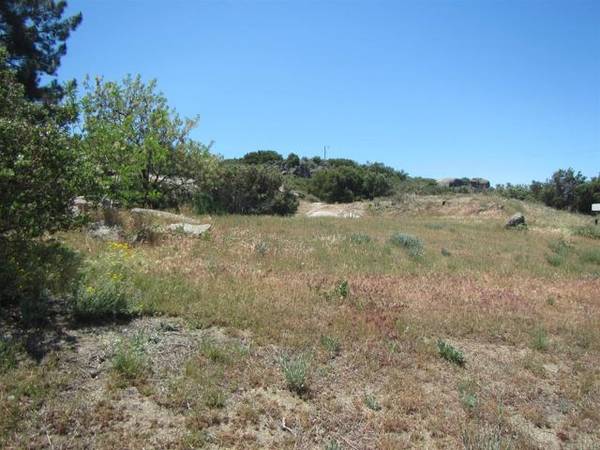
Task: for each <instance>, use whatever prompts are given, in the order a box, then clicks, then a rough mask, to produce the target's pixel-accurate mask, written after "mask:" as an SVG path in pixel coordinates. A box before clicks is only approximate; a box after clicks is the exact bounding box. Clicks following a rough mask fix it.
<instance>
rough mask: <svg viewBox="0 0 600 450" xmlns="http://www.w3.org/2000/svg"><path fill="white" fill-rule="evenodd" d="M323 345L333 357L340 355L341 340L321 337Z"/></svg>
mask: <svg viewBox="0 0 600 450" xmlns="http://www.w3.org/2000/svg"><path fill="white" fill-rule="evenodd" d="M321 345H322V346H323V347H325V350H327V351H328V352H329V354H330V355H331V356H337V355H339V353H340V350H341V345H340V340H339V339H337V338H335V337H333V336H321Z"/></svg>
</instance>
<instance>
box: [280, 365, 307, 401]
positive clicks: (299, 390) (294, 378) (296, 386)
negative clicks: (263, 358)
mask: <svg viewBox="0 0 600 450" xmlns="http://www.w3.org/2000/svg"><path fill="white" fill-rule="evenodd" d="M280 365H281V370H282V372H283V376H284V377H285V381H286V384H287V387H288V389H289V390H290V391H292V392H295V393H296V394H298V395H302V394H304V393H306V392H307V391H308V375H309V370H310V363H309V361H308V359H307V357H306V356H305V355H298V356H292V357H290V356H284V357H282V358H281V361H280Z"/></svg>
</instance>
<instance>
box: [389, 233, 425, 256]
mask: <svg viewBox="0 0 600 450" xmlns="http://www.w3.org/2000/svg"><path fill="white" fill-rule="evenodd" d="M390 242H391V243H392V244H393V245H397V246H399V247H403V248H404V249H406V251H407V253H408V254H409V255H410V256H411V257H413V258H420V257H422V256H423V255H424V254H425V249H424V245H423V241H422V240H421V239H419V238H418V237H416V236H413V235H411V234H405V233H395V234H393V235H392V237H390Z"/></svg>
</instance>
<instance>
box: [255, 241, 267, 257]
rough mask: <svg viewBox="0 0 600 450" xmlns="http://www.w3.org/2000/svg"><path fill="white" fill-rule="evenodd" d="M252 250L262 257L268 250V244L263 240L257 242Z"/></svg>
mask: <svg viewBox="0 0 600 450" xmlns="http://www.w3.org/2000/svg"><path fill="white" fill-rule="evenodd" d="M254 251H255V252H256V253H257V254H258V255H259V256H262V257H264V256H265V255H266V254H267V253H268V251H269V244H267V243H266V242H265V241H260V242H257V243H256V245H255V246H254Z"/></svg>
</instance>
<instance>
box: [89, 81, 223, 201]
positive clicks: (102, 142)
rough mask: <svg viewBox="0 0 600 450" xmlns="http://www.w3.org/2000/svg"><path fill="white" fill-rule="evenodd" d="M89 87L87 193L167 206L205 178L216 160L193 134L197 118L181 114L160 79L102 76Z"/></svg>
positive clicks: (96, 196)
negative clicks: (172, 106) (169, 100)
mask: <svg viewBox="0 0 600 450" xmlns="http://www.w3.org/2000/svg"><path fill="white" fill-rule="evenodd" d="M85 87H86V94H85V96H84V97H83V99H82V101H81V107H82V114H83V140H82V150H83V152H84V154H85V156H86V163H87V166H86V167H87V170H88V171H89V173H90V176H88V177H87V178H88V179H89V180H90V182H91V185H90V186H88V189H87V192H86V195H87V196H88V197H90V198H94V199H96V200H100V199H102V198H108V199H110V200H114V201H117V202H119V203H121V204H123V205H136V204H139V205H147V206H164V205H166V204H171V203H173V202H177V201H179V200H181V199H183V198H184V197H185V194H186V191H188V190H189V189H190V188H191V185H192V184H196V185H197V184H198V183H200V184H201V183H202V182H204V181H206V180H205V178H206V177H207V176H208V174H209V172H210V170H211V168H213V167H214V165H215V163H216V160H215V158H214V157H212V156H211V155H210V153H209V151H208V150H209V149H208V147H206V146H203V145H202V144H200V143H198V142H195V141H193V140H192V139H190V137H189V133H190V131H191V130H192V129H193V128H194V127H195V126H196V124H197V121H198V119H197V118H193V119H181V118H180V117H179V115H178V114H177V112H176V111H175V110H173V109H170V108H169V105H168V103H167V99H166V98H165V96H164V95H163V94H162V93H160V92H158V90H157V86H156V81H155V80H152V81H149V82H148V83H145V82H143V81H142V79H141V77H140V76H139V75H138V76H136V77H132V76H127V77H125V79H123V81H121V82H114V81H104V80H103V79H102V78H100V77H98V78H96V79H95V80H93V81H92V80H87V81H86V82H85Z"/></svg>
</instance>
